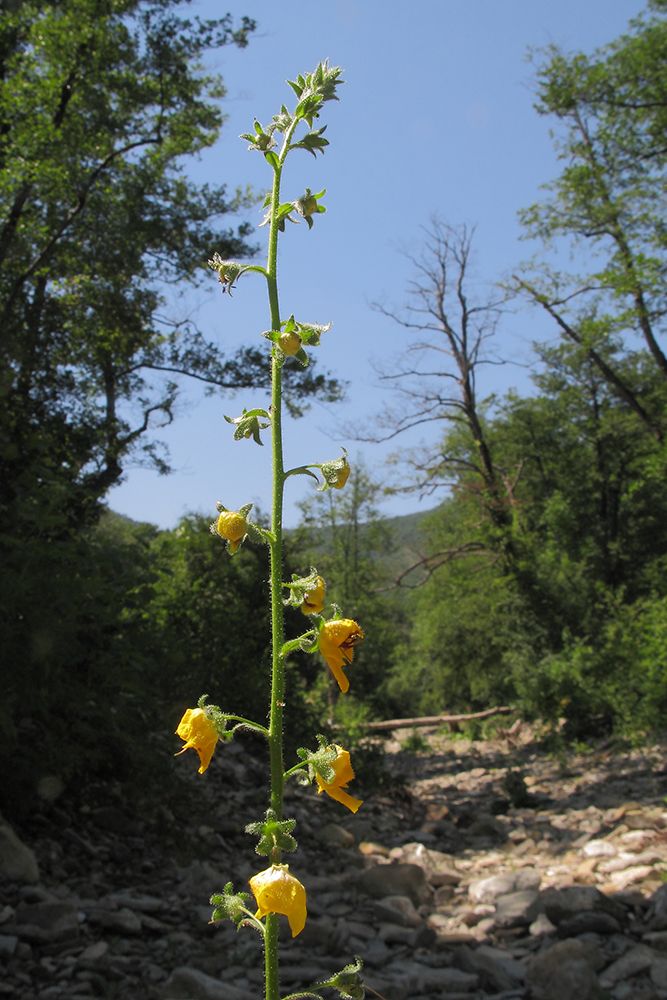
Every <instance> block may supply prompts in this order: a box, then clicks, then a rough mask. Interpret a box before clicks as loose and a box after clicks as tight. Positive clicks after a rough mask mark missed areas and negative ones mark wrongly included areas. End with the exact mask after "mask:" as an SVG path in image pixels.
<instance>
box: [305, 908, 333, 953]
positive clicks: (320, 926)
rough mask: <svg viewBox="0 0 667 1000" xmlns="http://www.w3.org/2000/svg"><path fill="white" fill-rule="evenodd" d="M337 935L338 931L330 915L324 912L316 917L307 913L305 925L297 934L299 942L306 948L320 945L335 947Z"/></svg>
mask: <svg viewBox="0 0 667 1000" xmlns="http://www.w3.org/2000/svg"><path fill="white" fill-rule="evenodd" d="M339 937H340V932H339V931H338V929H337V928H336V924H335V922H334V921H333V919H332V918H331V917H330V916H328V915H327V914H324V915H323V916H321V917H318V918H316V917H311V916H310V914H308V919H307V920H306V926H305V927H304V929H303V930H302V931H301V933H300V934H299V943H300V944H302V945H304V947H306V948H312V947H318V946H320V945H325V946H328V947H329V948H332V947H333V948H335V947H336V946H337V944H338V939H339Z"/></svg>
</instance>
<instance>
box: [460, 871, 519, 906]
mask: <svg viewBox="0 0 667 1000" xmlns="http://www.w3.org/2000/svg"><path fill="white" fill-rule="evenodd" d="M515 888H516V875H514V874H509V873H508V874H506V875H505V874H503V875H491V876H489V878H476V879H474V880H473V881H472V882H471V883H470V885H469V886H468V895H469V896H470V898H471V899H473V900H474V901H475V902H476V903H493V902H494V901H495V900H496V899H497V898H498V896H506V895H507V894H508V893H510V892H514V890H515Z"/></svg>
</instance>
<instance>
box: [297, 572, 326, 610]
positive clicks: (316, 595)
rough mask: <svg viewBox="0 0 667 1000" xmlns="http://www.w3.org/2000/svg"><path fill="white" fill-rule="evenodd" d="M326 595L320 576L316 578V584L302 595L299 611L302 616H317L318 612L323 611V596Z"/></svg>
mask: <svg viewBox="0 0 667 1000" xmlns="http://www.w3.org/2000/svg"><path fill="white" fill-rule="evenodd" d="M325 593H326V587H325V585H324V580H323V579H322V577H321V576H318V577H317V582H316V584H315V586H314V587H313V589H312V590H307V591H306V593H305V594H304V595H303V604H302V605H301V610H302V611H303V613H304V615H318V614H319V613H320V611H324V595H325Z"/></svg>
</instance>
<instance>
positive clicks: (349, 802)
mask: <svg viewBox="0 0 667 1000" xmlns="http://www.w3.org/2000/svg"><path fill="white" fill-rule="evenodd" d="M334 747H335V748H336V759H335V760H334V761H333V762H332V763H331V764H330V765H329V766H330V767H332V768H333V769H334V771H335V772H336V773H335V776H334V778H333V780H332V781H325V780H324V778H322V777H321V776H320V775H319V774H316V775H315V780H316V781H317V786H318V787H317V794H318V795H320V794H321V793H322V792H326V793H327V795H329V796H331V798H332V799H335V800H336V801H337V802H342V803H343V805H344V806H347V808H348V809H351V810H352V812H353V813H356V811H357V809H358V808H359V806H360V805H361V804H362V801H363V800H362V799H354V798H352V796H351V795H348V793H347V792H344V791H343V789H344V788H347V786H348V782H350V781H352V779H353V778H354V771H353V770H352V763H351V761H350V754H349V751H348V750H343V748H342V747H339V746H338V744H337V743H334Z"/></svg>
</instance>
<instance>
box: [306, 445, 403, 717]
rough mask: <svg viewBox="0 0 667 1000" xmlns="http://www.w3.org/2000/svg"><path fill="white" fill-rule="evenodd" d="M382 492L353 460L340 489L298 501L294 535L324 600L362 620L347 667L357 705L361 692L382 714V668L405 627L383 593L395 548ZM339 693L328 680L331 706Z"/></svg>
mask: <svg viewBox="0 0 667 1000" xmlns="http://www.w3.org/2000/svg"><path fill="white" fill-rule="evenodd" d="M381 494H382V485H381V484H380V483H378V482H376V481H374V480H373V479H372V477H371V476H370V474H369V472H368V470H367V469H366V468H365V467H364V465H363V464H361V463H359V462H355V463H353V466H352V471H351V473H350V476H349V479H348V481H347V484H346V486H345V489H344V490H341V491H340V492H339V491H338V490H333V489H331V490H326V491H324V492H322V493H315V494H314V495H312V496H311V497H309V498H308V499H307V500H305V501H303V502H302V503H301V504H300V507H301V510H302V513H303V517H302V521H301V524H300V526H299V528H298V530H297V533H296V538H295V541H296V544H297V552H298V554H299V557H300V558H301V559H308V560H309V561H310V563H311V564H313V565H315V566H316V567H317V569H318V572H320V573H321V574H322V576H323V577H324V578H325V579H326V581H327V594H326V603H327V604H329V603H334V602H335V603H337V604H339V605H340V606H341V607H343V608H344V609H345V615H346V616H347V617H350V618H352V619H353V620H354V621H359V622H360V623H361V625H362V628H363V630H364V635H365V638H366V640H367V641H365V642H364V643H362V644H361V645H360V646H359V648H358V649H357V650H355V654H354V666H353V667H352V668H351V669H352V670H354V676H355V691H356V692H357V698H355V704H356V703H357V701H358V699H359V698H360V699H361V700H362V701H363V702H364V703H365V704H366V705H367V707H368V708H369V709H370V711H371V712H373V713H374V714H380V715H382V714H383V713H384V712H385V711H387V710H388V706H387V698H386V691H385V686H386V680H387V673H388V667H389V664H390V662H391V659H392V656H393V651H394V648H395V646H396V642H397V640H398V637H399V636H400V635H401V632H402V630H403V627H404V615H403V608H402V606H401V604H400V603H399V602H398V601H397V600H396V599H395V598H394V597H393V596H392V595H388V594H386V593H382V592H381V590H382V588H383V585H384V584H385V583H386V581H387V576H388V570H387V562H388V560H389V559H390V558H391V554H392V552H393V549H394V541H393V536H392V532H391V530H390V528H389V526H388V525H387V523H386V520H385V518H384V517H383V516H382V515H381V513H380V511H379V508H378V503H379V500H380V498H381ZM303 568H304V569H306V568H307V566H304V567H303ZM337 694H338V685H337V683H336V681H335V680H333V681H332V683H330V684H329V699H330V706H331V708H332V709H333V707H334V705H335V704H336V702H337ZM348 701H349V696H348V697H347V698H346V702H348ZM341 707H343V708H344V706H341ZM348 707H349V706H348ZM394 707H395V706H392V708H394Z"/></svg>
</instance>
